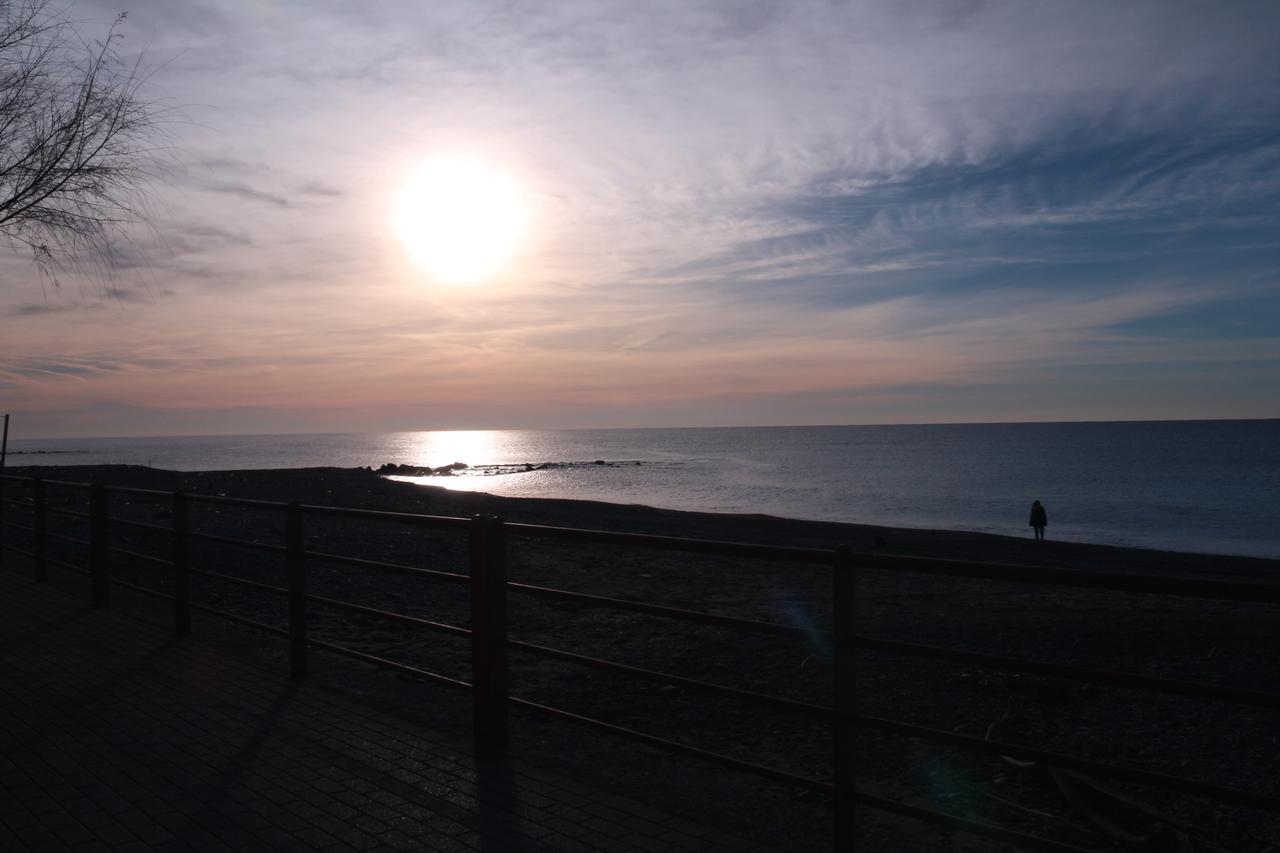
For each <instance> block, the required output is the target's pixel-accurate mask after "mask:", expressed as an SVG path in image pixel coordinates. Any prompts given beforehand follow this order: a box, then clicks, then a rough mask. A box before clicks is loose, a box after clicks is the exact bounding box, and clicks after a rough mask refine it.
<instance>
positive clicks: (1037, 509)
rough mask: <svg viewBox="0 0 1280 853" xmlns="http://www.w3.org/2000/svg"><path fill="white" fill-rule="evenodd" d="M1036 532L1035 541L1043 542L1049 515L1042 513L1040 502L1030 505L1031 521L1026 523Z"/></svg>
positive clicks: (1042, 508)
mask: <svg viewBox="0 0 1280 853" xmlns="http://www.w3.org/2000/svg"><path fill="white" fill-rule="evenodd" d="M1028 523H1029V524H1030V525H1031V527H1032V529H1034V530H1035V532H1036V541H1037V542H1043V541H1044V529H1045V527H1046V526H1048V524H1049V514H1048V513H1047V512H1045V511H1044V507H1043V506H1041V505H1040V501H1036V502H1035V503H1033V504H1031V521H1030V522H1028Z"/></svg>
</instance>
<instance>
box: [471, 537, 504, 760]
mask: <svg viewBox="0 0 1280 853" xmlns="http://www.w3.org/2000/svg"><path fill="white" fill-rule="evenodd" d="M470 563H471V684H472V687H471V720H472V727H473V733H474V737H475V741H476V744H477V746H478V747H479V748H480V750H481V751H482V752H484V753H487V754H490V755H501V754H503V753H505V752H506V751H507V747H508V746H509V743H510V736H509V732H508V726H507V560H506V535H505V531H504V529H503V524H502V519H501V518H498V517H497V516H493V515H476V516H473V517H472V519H471V536H470Z"/></svg>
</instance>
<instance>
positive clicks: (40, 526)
mask: <svg viewBox="0 0 1280 853" xmlns="http://www.w3.org/2000/svg"><path fill="white" fill-rule="evenodd" d="M31 512H32V518H31V529H32V535H33V537H34V538H35V543H34V547H33V548H32V550H33V551H34V552H35V555H36V582H37V583H40V582H43V581H47V580H48V579H49V537H48V536H47V535H46V533H45V525H46V524H47V522H46V515H45V498H44V480H41V479H40V478H39V477H37V478H36V479H34V480H32V481H31Z"/></svg>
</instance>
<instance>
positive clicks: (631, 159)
mask: <svg viewBox="0 0 1280 853" xmlns="http://www.w3.org/2000/svg"><path fill="white" fill-rule="evenodd" d="M85 5H86V6H87V8H89V9H100V11H101V12H102V14H103V15H105V16H107V17H109V12H110V11H113V8H114V7H112V10H108V7H107V6H106V5H102V4H99V3H96V0H95V3H87V4H85ZM140 22H141V23H140ZM1277 24H1280V13H1277V11H1276V9H1275V7H1274V5H1273V4H1267V3H1248V2H1246V3H1240V4H1234V5H1233V7H1232V9H1231V11H1230V13H1227V12H1225V11H1224V10H1222V9H1220V8H1217V7H1213V6H1210V5H1204V4H1199V3H1192V2H1179V0H1173V2H1170V0H1161V2H1134V3H1124V4H1114V3H1104V2H1081V3H1070V4H1009V3H992V2H970V3H930V2H919V3H916V2H912V3H898V2H892V3H890V2H885V3H863V4H830V3H825V2H816V0H815V2H780V0H779V1H778V2H774V0H752V2H748V3H721V2H692V3H690V2H675V0H671V2H660V3H656V4H653V3H646V4H630V5H626V4H624V5H619V6H613V7H610V8H608V9H605V8H603V7H601V6H600V5H599V4H597V3H595V2H588V0H568V2H563V3H556V4H551V5H548V4H542V3H538V4H534V3H527V2H503V3H485V2H480V3H451V2H439V3H431V4H422V3H416V2H408V0H404V2H388V3H379V4H375V5H372V6H370V5H368V4H366V5H365V6H361V7H359V8H357V7H354V6H351V5H349V4H345V3H338V2H325V3H317V4H312V5H310V6H308V11H307V13H306V14H301V13H299V12H298V11H297V10H296V9H295V8H293V7H290V6H288V5H287V4H286V5H279V4H275V5H272V4H237V3H230V2H221V0H207V2H193V3H184V4H177V5H175V4H167V3H160V2H158V0H147V2H143V3H142V4H141V5H140V6H137V7H133V8H131V15H130V25H131V27H132V26H145V27H146V28H147V29H148V31H149V32H151V31H153V32H154V33H155V37H154V39H153V40H152V42H151V44H152V47H151V51H152V56H153V57H154V58H155V59H156V60H158V61H162V62H164V63H166V64H165V73H164V74H162V75H158V76H159V78H160V79H163V80H167V81H168V84H169V85H170V86H171V87H172V89H171V91H170V92H169V93H168V95H167V96H168V97H170V98H172V99H174V100H176V101H177V102H180V103H184V104H190V105H192V106H190V107H189V108H188V112H190V113H191V114H192V122H191V124H190V126H184V127H182V128H179V129H178V131H177V135H178V140H177V142H178V145H179V147H180V148H181V149H182V150H183V151H184V152H186V155H187V156H188V157H189V161H190V162H189V164H188V168H187V171H186V173H185V175H184V176H181V177H179V178H176V179H173V180H172V181H171V183H170V184H169V185H166V186H164V187H161V188H160V189H159V191H158V192H159V193H160V194H161V196H162V200H163V208H164V210H165V211H166V213H165V215H164V216H163V217H161V218H160V221H159V223H158V225H157V228H156V231H157V232H158V233H157V234H155V235H141V236H139V238H138V242H137V247H136V248H137V252H136V253H134V254H129V253H127V252H126V253H125V254H122V256H121V257H120V258H119V259H118V260H119V265H118V267H117V269H118V270H123V271H125V272H122V273H120V274H119V275H118V278H119V279H120V280H119V281H118V282H117V285H118V286H119V287H120V288H121V292H122V293H123V292H126V291H129V292H131V293H132V292H136V293H137V294H138V295H139V296H140V299H141V301H140V302H139V304H137V305H129V306H127V310H122V309H125V308H126V306H124V305H123V304H122V303H123V302H124V300H123V299H116V300H111V299H109V298H102V297H103V295H102V294H100V293H97V292H95V291H93V290H92V289H91V290H89V291H86V292H76V293H70V292H69V291H61V292H59V291H56V290H55V291H53V292H50V293H49V296H48V299H49V301H48V306H49V307H48V309H47V310H39V304H40V302H41V301H42V300H41V298H40V297H38V296H37V295H36V294H34V293H33V292H31V291H27V292H25V293H21V292H19V293H13V292H4V293H0V313H4V314H5V315H6V316H9V317H12V318H14V320H15V322H14V323H13V324H12V325H13V326H17V327H18V328H17V329H16V330H12V331H11V330H10V329H9V328H6V330H5V331H6V334H5V337H4V339H3V341H0V361H3V362H4V363H5V364H9V365H10V367H9V368H8V369H7V372H4V371H0V380H3V381H8V382H10V383H18V385H17V386H16V387H18V388H20V389H21V394H22V395H25V396H21V397H19V398H18V399H19V402H20V403H22V404H23V405H28V406H31V407H33V408H42V409H44V410H48V411H72V410H74V409H75V408H76V406H77V405H79V404H82V403H83V404H85V405H88V402H92V401H97V402H103V401H115V402H117V403H120V404H127V405H129V406H135V407H139V408H140V409H146V408H147V407H151V406H158V405H160V404H161V401H163V405H164V406H167V407H168V408H169V409H170V410H172V411H192V410H202V411H213V410H216V409H217V408H218V407H229V406H239V407H248V408H240V409H237V411H238V412H239V413H240V414H239V415H237V417H238V418H239V417H242V416H243V417H244V418H251V417H252V414H251V412H258V413H260V414H261V415H262V417H264V418H266V417H270V418H272V419H275V418H277V416H278V413H279V412H284V411H293V412H298V413H303V412H309V413H311V414H299V415H298V417H299V418H300V419H302V420H306V419H308V418H311V419H314V418H319V417H321V416H320V415H318V414H316V413H317V412H320V411H322V410H324V408H325V407H326V406H329V407H333V406H338V405H342V406H350V407H353V408H352V410H353V411H354V410H357V409H359V407H361V406H363V407H365V410H366V411H368V412H370V413H371V414H370V415H369V417H368V420H367V426H368V427H369V428H376V427H377V426H378V425H380V424H383V423H387V422H388V421H384V420H380V419H379V416H378V415H377V414H376V412H378V411H388V412H389V411H392V410H394V411H396V412H399V413H400V414H398V415H396V417H397V418H400V417H403V418H405V419H408V420H410V421H411V420H413V418H415V417H416V418H422V419H423V420H422V421H421V425H423V426H430V425H433V424H436V423H447V424H449V425H454V426H458V425H477V426H483V425H485V424H489V423H501V424H504V425H518V424H519V423H522V422H528V423H535V422H536V423H546V422H548V420H549V419H554V417H555V415H554V413H553V411H554V409H555V407H557V406H559V407H566V410H567V411H571V412H573V417H574V418H576V419H578V420H581V421H590V422H592V423H604V422H617V423H628V422H633V423H634V422H641V421H644V422H651V420H652V419H653V418H658V417H659V413H666V414H665V415H661V416H662V417H669V418H678V419H681V420H683V421H688V422H715V421H717V420H719V422H724V420H723V419H721V418H718V417H717V415H716V411H717V410H718V411H721V412H724V413H727V414H726V415H725V417H727V418H730V419H731V418H733V417H737V418H748V419H751V420H755V421H757V422H760V421H767V420H769V419H770V418H771V417H772V416H771V415H770V414H769V413H770V411H771V409H770V407H771V406H775V407H776V406H780V405H783V406H785V411H786V412H787V414H788V417H793V418H798V419H804V418H806V417H808V418H811V419H814V420H822V421H828V422H829V421H831V420H833V419H835V420H844V421H859V420H863V419H866V418H874V419H877V420H885V419H889V420H892V419H894V416H893V411H894V409H893V406H894V405H897V406H899V407H900V409H899V410H898V411H899V412H900V413H903V416H910V417H911V418H913V419H935V420H948V419H951V418H952V417H960V416H961V415H963V416H964V417H966V418H968V417H970V416H974V417H976V416H978V415H980V414H981V412H980V411H979V410H978V409H977V408H974V407H976V406H978V405H979V404H978V403H977V402H973V401H981V405H983V406H986V407H987V411H989V412H991V416H992V417H997V416H998V417H1004V418H1008V417H1011V416H1020V417H1022V418H1027V417H1037V416H1046V417H1050V416H1054V415H1055V414H1056V415H1061V414H1062V412H1063V411H1064V409H1063V408H1062V406H1066V405H1067V404H1066V403H1062V404H1057V403H1055V402H1054V400H1053V397H1052V396H1051V395H1049V394H1048V393H1047V392H1046V393H1041V392H1040V391H1039V390H1038V383H1041V382H1043V381H1044V379H1045V377H1049V376H1052V377H1054V378H1055V381H1058V382H1060V383H1064V384H1062V385H1061V386H1060V387H1059V389H1058V390H1059V395H1060V397H1061V399H1062V400H1067V401H1070V405H1071V406H1072V407H1074V408H1073V409H1072V411H1074V412H1076V413H1077V415H1078V416H1090V415H1093V416H1098V417H1106V416H1108V414H1109V413H1112V412H1114V411H1116V410H1117V407H1118V406H1121V405H1124V406H1128V405H1129V403H1127V402H1124V401H1123V400H1122V395H1119V394H1118V392H1115V391H1114V389H1113V388H1112V385H1109V384H1108V383H1109V382H1116V383H1118V382H1121V381H1122V380H1121V379H1118V378H1115V379H1107V380H1106V381H1104V380H1103V379H1100V378H1097V377H1094V378H1090V372H1091V371H1092V372H1094V373H1097V372H1098V370H1099V369H1100V368H1101V367H1102V366H1104V365H1105V366H1107V372H1108V373H1109V374H1111V373H1114V374H1115V376H1117V377H1123V376H1126V375H1128V376H1132V377H1138V376H1143V377H1146V376H1148V372H1149V371H1152V370H1155V369H1156V368H1157V366H1159V365H1166V366H1169V365H1177V366H1178V367H1177V370H1179V371H1181V372H1182V374H1183V375H1185V376H1187V377H1190V378H1189V379H1188V381H1189V382H1194V383H1200V385H1198V386H1197V387H1196V388H1187V389H1184V390H1183V391H1178V390H1177V389H1176V387H1175V384H1174V383H1168V384H1166V385H1162V384H1160V383H1158V382H1157V383H1155V384H1154V385H1153V386H1152V387H1157V386H1158V387H1159V389H1160V390H1159V395H1163V396H1158V399H1157V398H1156V397H1153V398H1152V400H1151V402H1150V405H1151V407H1152V408H1151V411H1152V412H1166V413H1167V412H1176V411H1184V410H1185V409H1186V408H1187V407H1189V406H1190V407H1191V408H1194V407H1193V406H1191V404H1190V403H1188V404H1186V405H1185V406H1182V405H1181V404H1179V403H1177V401H1176V399H1175V397H1176V395H1177V394H1179V393H1181V394H1184V395H1187V396H1185V397H1184V398H1182V399H1187V400H1190V399H1193V398H1194V399H1196V400H1201V401H1204V400H1210V399H1212V400H1213V401H1214V406H1216V407H1220V406H1221V405H1222V396H1221V395H1214V394H1211V393H1210V391H1211V390H1212V387H1213V386H1214V385H1215V382H1216V383H1217V387H1219V388H1222V387H1228V386H1229V387H1232V388H1237V387H1242V386H1239V385H1238V383H1234V382H1229V381H1226V378H1225V377H1227V376H1228V374H1230V373H1231V371H1232V370H1237V369H1239V370H1243V368H1241V365H1244V364H1246V363H1250V364H1257V363H1259V362H1263V363H1266V364H1274V363H1275V362H1276V361H1277V360H1280V337H1278V336H1277V335H1278V334H1280V333H1277V332H1276V329H1275V327H1274V324H1270V325H1269V324H1267V323H1266V322H1264V321H1263V320H1262V319H1260V318H1265V317H1267V316H1275V312H1276V311H1277V310H1280V279H1278V278H1277V274H1276V272H1275V270H1277V269H1280V247H1278V246H1277V245H1276V242H1275V239H1274V235H1275V233H1276V228H1277V226H1278V225H1280V177H1277V176H1280V141H1278V140H1280V117H1278V116H1277V113H1276V111H1275V108H1274V104H1275V103H1276V102H1277V101H1278V100H1280V70H1278V69H1277V66H1276V64H1275V62H1274V57H1273V53H1274V44H1273V41H1274V39H1273V38H1272V36H1271V34H1272V33H1273V32H1274V30H1275V26H1276V25H1277ZM458 151H462V152H465V153H470V154H473V155H475V156H480V157H483V158H488V159H491V160H493V161H494V162H496V163H498V164H500V165H501V166H502V167H503V168H505V169H507V170H508V171H510V172H511V173H512V174H513V175H515V176H516V177H517V178H518V180H520V181H521V183H522V185H523V186H524V187H525V188H526V190H527V192H528V196H529V199H530V200H531V204H532V206H533V214H534V215H533V221H532V227H531V234H530V241H529V244H528V245H527V246H526V247H525V251H524V253H523V254H522V255H521V256H520V257H519V258H518V259H517V261H516V263H514V264H513V266H512V267H511V268H510V269H509V270H508V272H507V274H506V275H505V276H504V277H503V278H501V279H500V280H498V281H496V282H493V283H491V284H490V285H488V286H487V287H485V288H478V289H476V290H474V291H466V292H463V291H444V290H437V289H434V288H433V287H432V285H430V284H429V283H426V282H423V281H422V274H421V272H420V271H417V270H414V269H412V268H411V267H410V266H409V265H408V264H407V263H406V261H405V260H404V258H403V252H402V250H401V247H400V246H399V245H398V244H397V242H396V239H395V238H394V236H393V235H392V234H391V233H390V228H389V226H390V215H391V214H390V209H391V199H392V198H393V196H394V194H395V192H396V190H397V188H398V186H399V184H400V182H402V181H403V180H404V179H405V175H406V174H407V173H408V172H409V171H411V170H412V169H413V168H414V167H415V166H416V164H417V163H419V162H420V161H421V159H422V158H424V157H427V156H430V155H431V154H433V153H437V152H458ZM6 269H7V267H6ZM143 271H145V274H144V272H143ZM125 273H136V274H137V276H139V277H140V278H145V279H146V281H145V282H142V283H135V282H134V281H132V280H130V279H129V278H128V276H127V275H126V274H125ZM91 304H92V305H101V306H103V308H102V309H92V310H90V309H87V308H84V307H82V306H88V305H91ZM72 307H74V308H75V310H70V309H71V308H72ZM104 314H105V315H107V316H109V318H110V319H109V321H107V320H104V319H103V318H102V316H100V315H104ZM17 352H21V353H23V356H24V358H30V359H32V360H31V361H30V362H23V364H27V365H28V366H27V367H25V368H23V369H21V370H19V369H17V368H15V367H13V366H12V365H15V364H17V362H16V361H15V360H14V359H13V358H9V356H10V355H11V354H12V353H17ZM97 359H101V360H102V363H103V364H110V365H116V367H114V368H112V369H110V370H107V369H105V368H104V369H103V370H101V371H97V372H94V371H92V370H88V369H85V370H81V371H80V372H76V369H74V368H75V366H76V365H84V364H91V363H93V362H94V361H95V360H97ZM30 365H43V366H44V367H45V368H50V366H53V368H50V369H37V368H34V367H31V366H30ZM59 365H62V366H63V367H62V368H59V367H58V366H59ZM68 365H70V366H71V367H70V368H66V366H68ZM64 368H66V369H64ZM1171 369H1172V368H1171ZM1269 370H1270V371H1272V372H1270V373H1269V372H1267V371H1269ZM33 371H34V372H33ZM1249 375H1251V376H1254V377H1255V378H1256V377H1258V376H1272V375H1274V369H1273V368H1270V367H1264V368H1257V369H1254V368H1250V372H1249ZM6 377H7V378H6ZM1214 377H1217V379H1216V380H1215V379H1214ZM1135 381H1136V380H1135ZM1258 381H1260V380H1258ZM1201 386H1203V387H1201ZM1091 388H1093V389H1095V390H1096V392H1097V401H1098V402H1097V404H1096V406H1094V407H1093V408H1090V405H1089V399H1090V389H1091ZM1028 389H1031V390H1028ZM1002 393H1005V394H1006V396H1005V397H1001V396H1000V395H1001V394H1002ZM1153 393H1154V392H1153ZM1197 395H1198V396H1197ZM930 399H932V400H934V401H935V405H934V408H933V409H930V408H929V402H928V401H929V400H930ZM699 400H701V401H704V405H705V406H706V407H707V411H706V412H703V413H699V412H697V411H696V407H697V405H698V402H697V401H699ZM1234 400H1235V402H1234V404H1233V405H1234V408H1232V409H1231V410H1230V412H1227V413H1233V414H1266V413H1270V414H1280V411H1277V410H1275V409H1274V404H1267V403H1266V402H1265V401H1263V400H1262V399H1261V397H1260V396H1259V395H1257V394H1256V393H1255V394H1252V395H1250V394H1248V393H1244V392H1243V391H1241V392H1239V393H1237V396H1236V397H1235V398H1234ZM593 401H595V405H597V408H596V409H592V406H593ZM1020 406H1022V407H1023V408H1022V409H1020V408H1019V407H1020ZM1268 406H1270V408H1268ZM1125 411H1126V414H1132V412H1129V411H1128V409H1126V410H1125ZM268 412H275V413H277V414H271V415H268V414H266V413H268ZM975 412H976V413H977V414H976V415H975V414H974V413H975ZM806 413H807V414H806ZM1019 413H1021V414H1019ZM1222 413H1223V412H1222V411H1219V410H1218V409H1215V411H1213V412H1211V413H1210V414H1215V415H1217V414H1222ZM121 417H123V415H121ZM468 419H470V420H468ZM611 419H612V421H611ZM237 422H239V421H237ZM272 422H273V423H274V422H277V421H275V420H273V421H272ZM301 422H302V421H300V423H301ZM397 423H398V424H399V425H402V426H403V425H408V424H406V423H404V422H401V421H397Z"/></svg>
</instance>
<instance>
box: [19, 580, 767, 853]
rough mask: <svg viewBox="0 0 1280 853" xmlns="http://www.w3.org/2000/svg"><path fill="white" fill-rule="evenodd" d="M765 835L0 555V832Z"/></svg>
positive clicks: (396, 844)
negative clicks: (269, 660)
mask: <svg viewBox="0 0 1280 853" xmlns="http://www.w3.org/2000/svg"><path fill="white" fill-rule="evenodd" d="M764 849H765V848H763V847H760V846H759V845H758V844H755V843H753V842H750V841H747V840H744V839H742V838H737V837H733V836H731V835H728V834H726V833H725V832H724V831H722V830H719V829H712V828H710V827H708V826H704V825H701V824H699V823H697V822H696V821H693V820H690V819H688V818H686V817H680V816H676V815H673V814H669V813H666V812H663V811H662V810H660V809H655V808H653V807H651V806H649V805H646V804H644V803H642V802H639V801H637V800H634V799H630V798H627V797H623V796H617V795H612V794H608V793H602V792H601V790H599V789H598V788H596V787H593V786H591V785H590V784H589V780H575V779H569V778H565V777H563V776H560V775H557V773H556V772H554V769H553V768H545V767H536V766H531V765H529V764H527V763H522V762H521V761H520V759H519V757H518V756H517V757H516V758H515V759H513V760H512V761H511V762H509V763H503V764H501V765H496V764H492V763H487V762H481V761H478V760H477V757H476V755H475V753H474V751H473V749H472V745H471V741H470V739H469V737H468V736H467V733H465V732H458V731H452V732H450V731H433V730H431V729H429V728H425V727H423V726H420V725H417V724H414V723H410V722H408V721H406V720H403V719H400V718H398V717H396V716H394V715H392V714H390V713H387V712H383V711H379V710H377V709H374V708H371V707H368V706H366V705H363V704H360V703H358V702H356V701H354V700H352V699H349V698H347V697H345V696H343V695H341V694H338V693H335V692H333V691H327V690H324V689H323V688H321V687H319V686H316V685H312V684H308V683H305V682H304V683H294V682H291V681H289V680H288V679H287V678H286V677H284V676H283V675H282V674H281V673H280V672H279V671H278V670H276V669H268V668H266V667H264V666H262V665H260V664H258V663H255V662H253V661H251V660H246V659H245V658H244V657H243V656H239V655H233V654H231V653H229V652H228V651H227V650H225V649H222V648H220V647H219V645H218V644H217V643H216V642H210V641H207V640H205V641H202V640H201V639H200V638H199V637H196V638H193V639H186V640H175V639H173V638H172V637H171V636H170V635H169V634H168V633H167V632H166V631H165V629H164V628H163V627H161V626H160V625H157V624H154V623H151V622H147V621H142V620H139V619H136V618H131V617H130V616H128V615H126V614H124V613H121V612H119V611H114V610H111V609H102V608H98V609H94V608H90V607H88V606H87V605H86V604H85V603H84V598H83V597H80V596H73V595H71V594H69V593H68V592H66V591H64V590H61V589H59V588H55V587H52V586H50V585H48V584H36V583H33V582H32V581H30V580H29V579H27V578H24V577H21V576H19V575H17V574H15V573H13V571H12V570H10V569H8V567H6V570H5V571H3V572H0V850H4V851H10V850H13V851H22V850H33V851H38V850H75V851H78V853H81V852H82V853H90V851H99V850H116V851H126V853H129V851H166V853H167V851H200V853H216V851H231V850H262V851H266V850H319V851H345V850H352V851H361V852H362V853H363V851H386V850H441V851H473V850H483V851H630V850H644V851H661V850H689V851H763V850H764Z"/></svg>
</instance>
